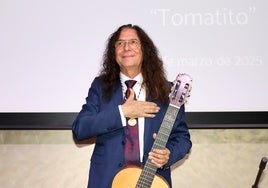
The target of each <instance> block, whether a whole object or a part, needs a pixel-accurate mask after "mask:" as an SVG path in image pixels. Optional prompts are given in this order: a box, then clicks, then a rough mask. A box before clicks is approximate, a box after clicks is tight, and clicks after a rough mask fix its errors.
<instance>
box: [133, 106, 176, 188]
mask: <svg viewBox="0 0 268 188" xmlns="http://www.w3.org/2000/svg"><path fill="white" fill-rule="evenodd" d="M178 112H179V107H178V106H174V105H172V104H169V106H168V109H167V112H166V114H165V117H164V119H163V122H162V124H161V126H160V129H159V131H158V133H157V137H156V139H155V141H154V144H153V146H152V150H153V149H165V147H166V144H167V141H168V138H169V136H170V132H171V130H172V128H173V125H174V122H175V119H176V117H177V114H178ZM156 171H157V167H156V166H154V164H152V162H151V161H150V160H149V159H147V161H146V163H145V166H144V168H143V170H142V172H141V175H140V177H139V180H138V183H137V186H136V187H137V188H139V187H143V188H150V187H151V184H152V182H153V179H154V176H155V173H156Z"/></svg>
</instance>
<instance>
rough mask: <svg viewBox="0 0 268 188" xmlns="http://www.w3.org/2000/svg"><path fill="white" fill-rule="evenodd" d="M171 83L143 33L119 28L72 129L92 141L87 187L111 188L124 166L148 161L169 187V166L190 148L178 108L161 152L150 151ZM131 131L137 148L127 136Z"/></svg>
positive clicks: (187, 131)
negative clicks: (93, 139) (92, 149)
mask: <svg viewBox="0 0 268 188" xmlns="http://www.w3.org/2000/svg"><path fill="white" fill-rule="evenodd" d="M128 81H131V83H132V85H131V86H129V84H127V82H128ZM125 83H126V84H125ZM171 85H172V83H171V82H168V81H167V79H166V75H165V70H164V68H163V61H162V60H161V58H160V57H159V54H158V50H157V48H156V46H155V45H154V43H153V41H152V40H151V39H150V37H149V36H148V35H147V34H146V33H145V31H144V30H143V29H141V28H140V27H139V26H136V25H131V24H128V25H123V26H121V27H119V28H118V29H117V30H116V31H115V32H114V33H113V34H112V35H111V36H110V38H109V40H108V43H107V47H106V50H105V52H104V55H103V67H102V70H101V72H100V75H99V76H98V77H96V78H95V79H94V81H93V82H92V84H91V87H90V89H89V92H88V96H87V98H86V104H84V105H83V107H82V110H81V111H80V113H79V114H78V116H77V118H76V119H75V121H74V123H73V125H72V131H73V134H74V136H75V138H76V139H78V140H84V139H88V138H92V137H95V138H96V143H95V148H94V151H93V154H92V157H91V164H90V172H89V181H88V187H89V188H96V187H98V188H111V185H112V181H113V178H114V176H115V175H116V174H117V173H118V172H119V171H120V170H121V169H123V168H124V167H125V166H128V165H129V164H130V165H137V166H142V164H144V163H145V162H146V160H147V159H148V158H149V159H150V160H151V162H152V164H153V165H155V166H156V167H157V168H158V170H157V173H158V174H159V175H161V176H162V177H163V178H164V179H165V180H166V181H167V182H168V184H169V185H170V187H171V172H170V166H171V165H172V164H174V163H175V162H177V161H178V160H180V159H182V158H184V156H185V155H186V154H187V153H188V152H189V151H190V148H191V146H192V143H191V141H190V134H189V130H188V127H187V124H186V123H185V121H184V113H185V112H184V105H182V106H181V108H180V111H179V114H178V116H177V118H176V120H175V123H174V127H173V129H172V132H171V134H170V136H169V139H168V142H167V144H166V148H165V149H163V150H160V149H155V150H151V148H152V145H153V142H154V139H155V138H156V134H157V132H158V130H159V127H160V125H161V123H162V120H163V118H164V116H165V112H166V110H167V107H168V105H169V97H168V94H169V92H170V88H171ZM126 93H128V94H126ZM134 127H137V129H136V130H137V131H136V133H137V134H136V136H135V138H138V141H137V147H136V146H135V147H134V146H133V145H134V141H133V140H132V139H133V138H129V137H131V136H130V135H132V133H129V132H128V131H129V130H130V129H132V128H134ZM129 139H130V141H129ZM128 142H130V144H132V146H133V148H131V149H130V151H129V152H132V154H135V155H136V157H137V159H132V158H131V159H129V158H130V157H129V155H132V154H125V153H126V151H127V150H128V149H127V147H126V146H127V145H128ZM134 148H135V149H134ZM134 150H138V151H137V152H136V151H135V152H134Z"/></svg>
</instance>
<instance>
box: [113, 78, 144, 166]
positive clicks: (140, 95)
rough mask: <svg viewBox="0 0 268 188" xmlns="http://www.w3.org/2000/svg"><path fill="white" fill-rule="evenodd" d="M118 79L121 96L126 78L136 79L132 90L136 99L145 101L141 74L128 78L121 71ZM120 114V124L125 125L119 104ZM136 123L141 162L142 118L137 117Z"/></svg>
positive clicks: (124, 90)
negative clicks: (137, 125) (137, 124)
mask: <svg viewBox="0 0 268 188" xmlns="http://www.w3.org/2000/svg"><path fill="white" fill-rule="evenodd" d="M120 80H121V85H122V90H123V96H125V92H126V90H127V86H126V84H125V81H126V80H136V81H137V82H136V84H135V85H134V86H133V90H134V92H135V94H136V99H137V100H138V101H145V96H146V90H145V88H144V87H142V81H143V77H142V74H141V73H140V74H138V75H137V76H136V77H135V78H133V79H130V78H129V77H127V76H126V75H124V74H123V73H120ZM118 108H119V111H120V115H121V120H122V125H123V126H126V117H125V116H124V114H123V111H122V108H121V105H119V106H118ZM138 123H139V144H140V160H141V162H142V157H143V144H144V141H143V139H144V118H143V117H141V118H138Z"/></svg>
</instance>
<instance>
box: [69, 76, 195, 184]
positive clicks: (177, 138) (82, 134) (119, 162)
mask: <svg viewBox="0 0 268 188" xmlns="http://www.w3.org/2000/svg"><path fill="white" fill-rule="evenodd" d="M167 84H170V83H167ZM102 96H103V85H102V83H101V82H100V80H99V78H95V80H94V81H93V82H92V85H91V87H90V89H89V92H88V96H87V98H86V104H84V105H83V107H82V110H81V111H80V113H79V114H78V116H77V118H76V119H75V121H74V123H73V125H72V131H73V134H74V136H75V138H76V139H78V140H84V139H88V138H91V137H96V143H95V148H94V151H93V154H92V157H91V165H90V172H89V181H88V187H89V188H96V187H98V188H111V183H112V180H113V178H114V176H115V175H116V173H117V172H118V171H120V170H121V169H122V168H123V167H124V166H125V163H124V143H125V127H123V125H122V122H121V117H120V113H119V109H118V105H120V104H122V103H123V95H122V87H121V84H120V81H119V80H118V82H117V84H116V86H115V90H114V92H113V94H112V96H111V100H109V101H105V100H103V98H102ZM156 103H157V104H158V106H159V107H160V111H159V112H158V113H157V114H156V117H155V118H145V130H144V156H143V161H144V163H145V162H146V160H147V156H148V153H149V152H150V150H151V147H152V145H153V142H154V139H153V133H157V132H158V130H159V127H160V125H161V123H162V120H163V118H164V116H165V112H166V110H167V107H168V105H162V104H161V103H159V102H156ZM191 145H192V144H191V141H190V135H189V131H188V127H187V125H186V123H185V121H184V106H182V107H181V108H180V111H179V114H178V116H177V118H176V121H175V124H174V127H173V130H172V133H171V135H170V137H169V140H168V143H167V146H166V147H167V148H168V149H169V150H170V152H171V154H170V159H169V162H168V164H166V165H165V167H164V168H162V169H159V170H158V174H160V175H161V176H163V177H164V178H165V179H166V180H167V182H168V183H169V184H170V185H171V175H170V166H171V165H172V164H174V163H175V162H177V161H178V160H180V159H182V158H183V157H184V156H185V155H186V154H187V153H188V152H189V150H190V148H191Z"/></svg>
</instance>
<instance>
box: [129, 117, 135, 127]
mask: <svg viewBox="0 0 268 188" xmlns="http://www.w3.org/2000/svg"><path fill="white" fill-rule="evenodd" d="M127 122H128V125H130V126H135V125H136V124H137V120H136V119H133V118H130V119H129V120H128V121H127Z"/></svg>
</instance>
